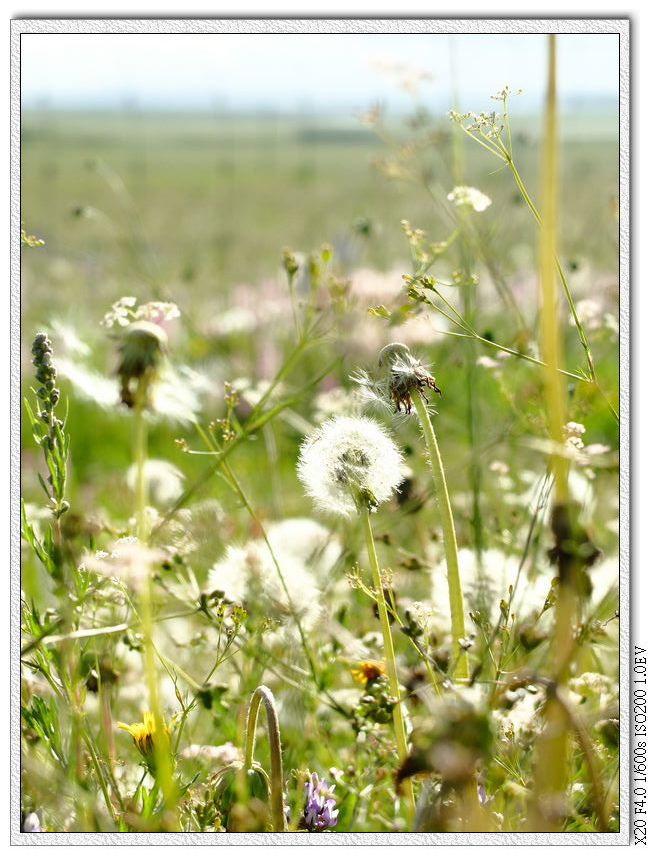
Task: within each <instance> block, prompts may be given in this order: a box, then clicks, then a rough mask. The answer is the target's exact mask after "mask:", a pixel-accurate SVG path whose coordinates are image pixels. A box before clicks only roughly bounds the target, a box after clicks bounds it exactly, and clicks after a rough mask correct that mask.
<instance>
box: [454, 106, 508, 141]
mask: <svg viewBox="0 0 650 865" xmlns="http://www.w3.org/2000/svg"><path fill="white" fill-rule="evenodd" d="M449 117H450V118H451V119H452V120H454V121H455V122H456V123H459V124H460V125H461V126H462V127H463V129H465V131H466V132H470V133H472V132H478V133H479V134H480V135H483V136H485V137H486V138H497V137H498V136H499V135H500V133H501V131H502V130H503V123H501V122H500V121H501V118H500V116H499V115H498V114H497V113H496V111H490V112H485V111H481V113H480V114H475V113H474V112H473V111H466V112H465V113H464V114H459V112H458V111H450V112H449Z"/></svg>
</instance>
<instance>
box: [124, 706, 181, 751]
mask: <svg viewBox="0 0 650 865" xmlns="http://www.w3.org/2000/svg"><path fill="white" fill-rule="evenodd" d="M117 726H118V727H119V728H120V729H121V730H126V731H127V733H130V734H131V735H132V736H133V744H134V745H135V747H136V748H137V749H138V751H139V752H140V753H141V754H142V756H143V757H144V758H145V760H147V762H149V760H150V759H151V758H152V757H153V753H154V746H155V742H154V739H155V736H156V720H155V718H154V716H153V712H145V713H144V721H142V722H140V723H137V724H118V725H117ZM170 731H171V724H170V725H169V726H167V725H166V724H165V722H164V720H163V736H164V737H165V740H166V742H167V743H168V744H170V739H169V733H170Z"/></svg>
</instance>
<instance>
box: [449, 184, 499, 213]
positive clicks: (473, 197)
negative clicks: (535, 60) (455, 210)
mask: <svg viewBox="0 0 650 865" xmlns="http://www.w3.org/2000/svg"><path fill="white" fill-rule="evenodd" d="M447 201H451V202H452V204H455V205H456V207H471V208H472V210H475V211H476V212H477V213H481V212H482V211H483V210H487V208H488V207H489V206H490V205H491V204H492V199H491V198H488V196H487V195H484V194H483V193H482V192H481V190H480V189H476V187H474V186H455V187H454V188H453V189H452V190H451V192H450V193H449V195H448V196H447Z"/></svg>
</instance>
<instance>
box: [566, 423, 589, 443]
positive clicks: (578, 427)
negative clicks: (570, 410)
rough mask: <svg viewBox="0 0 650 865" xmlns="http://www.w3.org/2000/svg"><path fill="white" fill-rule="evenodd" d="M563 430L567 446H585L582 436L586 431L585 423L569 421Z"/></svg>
mask: <svg viewBox="0 0 650 865" xmlns="http://www.w3.org/2000/svg"><path fill="white" fill-rule="evenodd" d="M562 431H563V432H564V442H565V444H566V445H567V447H570V448H575V449H576V450H581V449H582V448H583V447H584V446H585V443H584V442H583V440H582V436H583V435H584V434H585V432H586V430H585V427H584V425H583V424H581V423H576V422H575V421H569V423H565V424H564V426H563V427H562Z"/></svg>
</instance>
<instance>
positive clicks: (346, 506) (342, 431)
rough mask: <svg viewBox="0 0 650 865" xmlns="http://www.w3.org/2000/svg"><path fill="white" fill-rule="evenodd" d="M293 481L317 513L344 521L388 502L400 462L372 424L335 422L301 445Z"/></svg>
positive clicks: (401, 475)
mask: <svg viewBox="0 0 650 865" xmlns="http://www.w3.org/2000/svg"><path fill="white" fill-rule="evenodd" d="M298 476H299V478H300V480H301V481H302V482H303V484H304V485H305V488H306V490H307V493H308V495H310V496H311V498H312V499H313V500H314V501H315V503H316V506H317V507H318V508H320V509H321V510H324V511H330V512H332V513H334V514H340V515H341V516H345V517H350V516H353V515H354V514H355V513H357V511H358V510H359V509H360V508H362V507H367V508H368V510H371V511H374V510H376V508H377V505H378V504H380V503H381V502H385V501H387V500H388V499H389V498H390V497H391V496H392V494H393V493H394V492H395V491H396V490H397V488H398V487H399V485H400V484H401V482H402V481H403V479H404V461H403V459H402V456H401V454H400V452H399V450H398V449H397V447H396V445H395V444H394V443H393V441H392V439H391V438H390V437H389V436H388V435H387V433H386V432H384V430H383V428H382V427H381V426H380V425H379V424H378V423H376V422H375V421H373V420H370V419H369V418H352V417H336V418H334V419H333V420H330V421H326V422H325V423H324V424H323V425H322V426H321V427H319V429H317V430H316V432H314V433H313V434H312V435H311V436H308V437H307V438H306V439H305V441H304V442H303V444H302V447H301V449H300V458H299V461H298Z"/></svg>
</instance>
